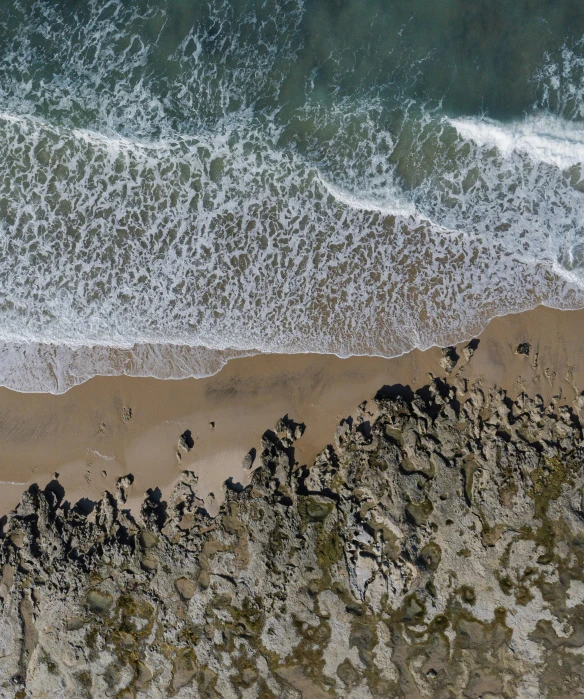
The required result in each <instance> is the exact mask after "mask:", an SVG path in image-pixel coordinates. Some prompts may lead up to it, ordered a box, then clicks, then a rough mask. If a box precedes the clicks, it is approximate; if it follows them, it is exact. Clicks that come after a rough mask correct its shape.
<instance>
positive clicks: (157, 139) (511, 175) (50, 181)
mask: <svg viewBox="0 0 584 699" xmlns="http://www.w3.org/2000/svg"><path fill="white" fill-rule="evenodd" d="M583 164H584V5H583V4H582V3H581V2H580V1H576V0H558V1H557V2H554V3H550V2H548V1H547V0H546V1H544V0H529V1H527V0H526V1H525V2H517V0H464V1H463V0H436V1H435V2H432V3H429V2H427V1H424V2H422V0H409V1H408V2H405V1H403V0H265V1H264V0H231V1H228V0H210V1H208V2H197V1H195V0H189V1H187V0H135V1H132V0H101V1H99V2H98V1H96V0H83V1H81V0H0V384H2V385H5V386H9V387H10V388H13V389H16V390H20V391H51V392H61V391H64V390H67V389H68V388H70V387H71V386H72V385H74V384H76V383H80V382H82V381H85V380H87V379H88V378H90V377H91V376H94V375H97V374H106V375H107V374H121V373H125V374H131V375H142V376H158V377H162V378H179V377H184V376H204V375H208V374H211V373H214V372H216V371H218V370H219V369H220V368H221V366H223V364H224V363H225V362H226V361H228V360H229V359H230V358H232V357H237V356H245V355H249V354H254V353H258V352H280V353H283V352H292V353H295V352H331V353H336V354H338V355H340V356H349V355H354V354H359V355H382V356H395V355H398V354H402V353H404V352H407V351H409V350H410V349H412V348H414V347H420V348H426V347H429V346H432V345H434V344H439V345H440V344H442V345H444V344H448V343H451V342H454V341H456V340H461V339H464V338H466V337H470V336H472V335H474V334H476V333H478V332H479V331H480V330H481V329H483V328H484V326H485V325H486V324H487V322H488V321H489V320H490V319H491V318H493V317H494V316H497V315H504V314H508V313H512V312H517V311H521V310H525V309H528V308H532V307H534V306H535V305H537V304H540V303H543V304H546V305H548V306H553V307H558V308H581V307H584V198H583V197H584V173H583V171H582V168H583Z"/></svg>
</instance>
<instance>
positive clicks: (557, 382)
mask: <svg viewBox="0 0 584 699" xmlns="http://www.w3.org/2000/svg"><path fill="white" fill-rule="evenodd" d="M469 339H470V338H469ZM478 340H479V342H478V345H477V348H476V351H475V352H474V354H473V356H472V357H471V358H470V360H469V361H467V360H466V358H465V353H464V352H463V348H464V347H465V346H466V345H467V344H468V343H467V342H463V343H460V344H459V345H457V347H456V352H457V354H458V355H459V360H458V362H457V364H456V366H455V368H454V370H453V371H452V373H451V375H450V379H451V380H453V378H454V377H459V378H460V379H467V380H469V381H471V382H472V381H475V380H477V379H480V380H481V381H482V382H483V384H484V385H485V386H490V385H497V386H500V387H503V388H504V389H505V390H506V391H507V392H508V394H509V395H510V396H511V397H515V396H517V395H518V394H519V393H521V392H525V393H527V394H528V395H530V396H534V395H536V394H540V395H541V396H542V397H543V398H544V399H545V400H546V401H547V400H549V399H550V398H551V397H553V396H559V397H560V398H561V402H565V403H566V404H568V405H572V404H573V402H574V399H575V398H576V396H577V395H579V393H580V391H581V389H582V387H584V365H583V363H582V362H581V347H582V341H583V340H584V311H574V312H569V311H557V310H552V309H549V308H543V307H539V308H537V309H535V310H533V311H530V312H527V313H523V314H518V315H510V316H506V317H503V318H496V319H494V320H493V321H492V322H491V323H490V324H489V326H488V327H487V328H486V329H485V331H484V332H483V333H482V335H480V337H479V338H478ZM521 343H528V344H529V355H526V354H522V353H517V352H516V350H517V347H518V346H519V345H520V344H521ZM475 344H477V343H475ZM441 359H442V350H441V349H440V348H432V349H429V350H427V351H426V352H420V351H414V352H411V353H409V354H407V355H404V356H402V357H398V358H394V359H383V358H375V357H352V358H349V359H339V358H338V357H335V356H330V355H313V354H307V355H292V356H289V355H260V356H255V357H251V358H244V359H236V360H233V361H231V362H229V363H228V364H227V365H226V366H225V367H224V368H223V369H222V371H220V372H219V373H218V374H216V375H215V376H212V377H209V378H205V379H188V380H179V381H159V380H155V379H146V378H128V377H124V376H121V377H117V378H111V377H97V378H94V379H92V380H90V381H88V382H87V383H85V384H82V385H80V386H77V387H74V388H72V389H71V390H70V391H68V392H67V393H65V394H62V395H49V394H22V393H15V392H13V391H10V390H7V389H5V388H2V389H0V406H1V407H0V480H1V481H2V484H1V486H0V511H1V512H3V513H6V512H8V511H9V510H10V509H12V508H13V507H14V506H15V505H16V504H17V503H18V501H19V499H20V495H21V493H22V491H23V490H25V489H26V488H27V487H28V486H29V485H30V484H32V483H38V484H39V485H40V486H44V485H45V484H46V483H48V482H49V481H50V480H52V478H53V477H54V474H55V473H58V474H59V481H60V482H61V483H62V484H63V486H64V487H65V488H66V491H67V497H68V498H69V499H70V500H71V502H76V501H77V499H80V498H89V499H93V498H98V497H99V496H100V495H101V493H102V492H103V491H104V490H106V489H107V490H112V489H113V488H114V484H115V482H116V480H117V479H118V478H119V477H120V476H122V475H126V474H132V475H133V477H134V483H133V485H132V487H131V490H130V497H129V503H130V504H135V503H139V502H141V500H142V498H143V494H144V492H145V491H146V490H147V489H149V488H156V487H158V488H160V489H161V491H162V493H163V495H164V494H165V493H167V492H168V490H169V488H170V487H171V486H172V484H173V483H175V482H176V480H177V479H178V477H179V476H180V474H181V472H182V471H184V470H190V471H194V472H195V474H196V475H197V477H198V492H199V495H200V497H201V498H202V499H204V500H205V503H206V505H207V507H208V509H209V511H210V512H214V511H216V510H217V508H218V505H219V503H220V501H221V498H222V491H223V483H224V482H225V481H226V480H227V479H229V478H233V481H234V482H236V483H237V482H239V483H246V482H247V479H248V478H249V472H248V471H245V470H244V469H243V468H242V462H243V459H244V457H245V455H246V454H247V453H248V452H249V451H250V450H251V449H256V450H259V449H260V442H261V437H262V434H263V433H264V432H265V431H266V430H268V429H273V427H274V426H275V424H276V422H277V421H278V419H280V418H281V417H283V416H285V415H289V416H290V417H291V418H293V419H294V420H295V421H297V422H303V423H305V424H306V426H307V429H306V432H305V434H304V436H303V437H302V439H300V440H299V441H298V442H297V444H296V451H295V458H296V460H297V461H298V463H299V464H310V463H311V460H313V459H314V457H315V456H316V455H317V454H318V453H319V452H320V451H321V450H322V449H323V448H324V447H325V446H326V445H327V444H328V443H330V442H331V440H332V438H333V435H334V432H335V428H336V426H337V425H338V424H339V422H340V421H341V420H342V419H343V418H346V417H348V416H349V415H351V414H354V412H355V410H356V409H357V406H358V405H359V404H361V403H362V402H363V401H366V400H370V399H371V398H373V397H374V396H375V394H376V393H377V391H379V390H380V389H382V388H383V387H393V389H394V390H397V389H399V388H400V387H409V388H410V389H411V390H412V391H416V390H417V389H419V388H420V387H422V386H423V385H425V384H427V382H428V378H429V374H432V375H433V376H445V375H446V371H445V368H444V367H443V366H442V365H441V361H440V360H441ZM386 390H387V388H386ZM186 430H190V432H191V434H192V438H193V441H194V446H193V448H192V449H191V450H190V451H188V452H186V451H183V450H180V449H179V448H178V442H179V438H180V436H181V435H182V434H183V433H184V432H185V431H186ZM178 454H180V457H181V458H180V459H179V457H178Z"/></svg>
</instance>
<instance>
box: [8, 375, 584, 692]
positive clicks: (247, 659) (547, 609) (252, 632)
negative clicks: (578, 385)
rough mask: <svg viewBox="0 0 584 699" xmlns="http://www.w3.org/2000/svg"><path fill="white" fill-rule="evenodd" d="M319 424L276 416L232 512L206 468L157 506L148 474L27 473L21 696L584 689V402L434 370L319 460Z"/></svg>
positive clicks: (16, 612) (17, 652) (12, 568)
mask: <svg viewBox="0 0 584 699" xmlns="http://www.w3.org/2000/svg"><path fill="white" fill-rule="evenodd" d="M308 427H310V426H308ZM303 429H304V426H302V425H297V424H296V423H294V422H293V421H292V420H290V419H285V420H282V421H280V422H279V423H278V425H277V426H276V429H275V430H274V431H268V432H266V433H265V435H264V438H263V443H262V451H261V453H259V454H258V456H257V459H256V463H257V467H256V470H255V471H254V472H253V477H252V482H251V484H250V485H249V486H248V487H245V488H242V487H238V485H237V484H233V483H230V484H229V487H228V489H227V490H226V495H225V502H224V504H223V505H222V507H221V511H220V513H219V515H218V516H217V517H215V518H211V517H210V516H209V515H208V513H207V512H206V511H205V509H204V507H203V503H202V502H201V500H200V499H198V497H197V487H196V478H195V476H194V475H193V474H192V473H190V472H184V473H183V475H182V478H181V480H180V482H179V484H178V485H177V486H176V488H175V489H174V491H173V492H172V495H171V496H170V497H169V498H168V501H167V502H164V501H163V500H162V498H161V497H160V493H158V492H157V491H149V492H148V493H147V495H146V498H145V500H144V503H143V506H142V509H141V514H140V516H139V517H136V518H134V517H132V516H131V514H130V512H129V511H128V510H127V509H126V496H127V489H128V487H129V485H130V482H131V479H130V478H129V477H127V478H124V479H121V480H120V481H119V483H118V488H117V490H116V492H115V493H105V494H104V496H103V499H102V500H101V501H99V502H97V503H89V502H87V501H82V502H80V503H77V505H75V506H70V505H69V504H68V503H67V502H66V501H65V499H64V493H63V491H62V488H61V486H60V485H59V484H58V483H57V482H56V481H54V482H53V483H51V484H49V486H48V487H47V488H45V489H44V490H40V489H39V488H31V489H30V490H29V491H27V492H26V493H25V494H24V495H23V497H22V501H21V503H20V504H19V505H18V507H17V508H16V510H15V511H14V512H11V513H10V515H9V516H8V517H7V518H5V521H4V524H3V527H2V539H1V540H0V564H1V567H0V570H1V580H0V598H1V600H2V607H1V615H0V696H2V697H10V698H12V697H15V698H18V699H24V698H25V697H31V698H34V699H37V698H39V699H40V698H44V697H46V698H47V699H48V698H49V697H50V698H51V699H56V698H59V697H67V698H69V697H80V698H82V697H117V698H118V699H130V698H132V697H136V698H139V697H152V698H157V699H158V698H160V699H166V698H167V697H177V698H180V697H185V698H186V697H189V698H194V697H197V698H199V697H200V698H205V699H211V698H215V699H217V698H221V699H230V698H234V699H235V698H241V699H252V698H253V699H267V698H269V697H277V698H278V699H280V698H283V699H298V698H300V697H302V698H303V699H330V698H331V697H352V698H353V699H368V698H370V697H371V698H373V697H387V698H396V699H397V698H403V699H418V698H419V697H428V698H432V699H455V698H458V697H465V698H468V699H479V698H483V699H487V698H489V699H496V698H501V697H505V698H509V699H516V698H517V697H525V698H527V697H533V698H535V697H550V698H551V697H553V698H554V699H560V698H562V697H565V698H566V699H568V697H569V698H570V699H574V698H575V697H584V662H583V654H584V526H583V525H584V503H583V494H584V471H583V455H584V451H583V441H582V431H581V427H580V423H579V420H578V413H577V411H576V412H575V411H574V410H573V409H572V408H570V407H567V406H563V405H560V404H559V402H555V401H554V402H552V403H551V404H550V405H544V403H543V401H542V400H540V399H535V400H533V399H530V398H528V397H526V396H522V397H521V398H520V399H518V400H517V401H515V402H513V401H511V400H510V399H509V398H508V397H507V396H506V394H505V392H504V391H501V390H494V389H493V390H486V389H483V388H481V387H480V386H479V385H475V386H474V387H467V386H466V385H465V384H464V382H463V381H460V380H457V381H453V382H452V384H450V383H445V382H443V381H441V380H434V381H433V382H432V383H430V385H428V386H427V387H426V388H425V389H423V390H421V391H419V392H418V393H417V394H412V393H410V392H409V391H407V390H402V391H401V392H400V391H397V390H395V391H392V390H391V389H389V388H388V389H386V390H385V391H381V392H380V393H379V394H378V396H377V397H376V399H375V400H374V401H371V402H369V403H364V404H362V405H361V406H360V408H359V410H358V412H357V414H356V415H355V416H354V417H353V418H350V419H347V420H344V421H343V422H342V424H341V425H340V426H339V428H338V429H337V432H336V435H335V437H334V442H333V443H331V444H330V445H329V446H328V447H327V448H326V449H325V450H324V451H323V452H322V453H321V454H320V456H319V457H318V458H317V459H316V461H315V463H314V464H312V465H311V466H310V468H307V467H303V466H299V465H298V464H297V463H296V461H295V452H294V444H295V440H296V439H298V438H301V436H302V433H303ZM248 460H249V459H248ZM249 465H251V460H250V464H249ZM254 466H256V464H254Z"/></svg>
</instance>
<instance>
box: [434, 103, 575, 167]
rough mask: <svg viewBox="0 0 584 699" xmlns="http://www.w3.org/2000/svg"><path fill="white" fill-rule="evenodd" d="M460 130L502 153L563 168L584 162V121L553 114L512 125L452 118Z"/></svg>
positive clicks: (456, 127) (472, 139)
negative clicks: (521, 155)
mask: <svg viewBox="0 0 584 699" xmlns="http://www.w3.org/2000/svg"><path fill="white" fill-rule="evenodd" d="M448 122H449V123H450V124H451V125H452V126H454V128H455V129H456V130H457V131H458V133H459V134H460V135H461V136H462V137H463V138H464V139H467V140H469V141H473V142H474V143H477V144H478V145H480V146H487V147H488V146H490V147H494V148H497V149H498V150H499V151H500V153H501V154H502V155H503V156H509V155H511V154H512V153H524V154H525V155H527V156H528V157H529V158H531V159H532V160H534V161H539V162H543V163H549V164H550V165H554V166H555V167H557V168H560V170H566V169H568V168H570V167H573V166H574V165H580V164H582V163H584V124H582V123H581V122H571V121H566V120H565V119H562V118H561V117H557V116H551V115H539V116H530V117H527V118H525V119H523V120H522V121H516V122H513V123H512V124H502V123H498V122H496V121H494V120H492V119H486V118H483V119H479V118H459V119H449V120H448Z"/></svg>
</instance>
